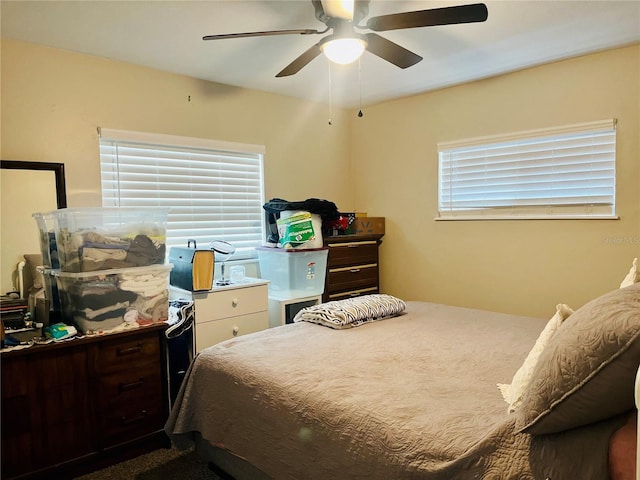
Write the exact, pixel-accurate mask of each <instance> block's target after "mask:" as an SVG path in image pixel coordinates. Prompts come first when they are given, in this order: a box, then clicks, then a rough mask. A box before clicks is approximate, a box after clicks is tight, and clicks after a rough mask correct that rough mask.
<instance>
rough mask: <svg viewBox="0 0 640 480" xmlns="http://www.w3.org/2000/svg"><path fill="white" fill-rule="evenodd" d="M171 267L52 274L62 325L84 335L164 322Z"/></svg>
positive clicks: (166, 316) (166, 314) (57, 271)
mask: <svg viewBox="0 0 640 480" xmlns="http://www.w3.org/2000/svg"><path fill="white" fill-rule="evenodd" d="M172 267H173V265H172V264H164V265H152V266H147V267H135V268H122V269H114V270H103V271H99V272H81V273H70V272H62V271H60V270H52V271H51V275H53V276H54V277H55V279H56V283H57V286H58V293H59V295H60V303H61V307H62V321H63V322H65V323H69V322H72V323H74V324H75V325H76V326H77V327H78V330H80V331H81V332H83V333H96V332H110V331H118V330H119V329H125V328H131V327H136V326H139V325H146V324H151V323H157V322H163V321H166V320H167V319H168V315H169V273H170V272H171V268H172ZM134 323H136V324H137V325H134ZM127 324H128V325H127Z"/></svg>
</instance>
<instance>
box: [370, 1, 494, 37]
mask: <svg viewBox="0 0 640 480" xmlns="http://www.w3.org/2000/svg"><path fill="white" fill-rule="evenodd" d="M487 16H488V11H487V6H486V5H485V4H484V3H474V4H471V5H460V6H456V7H444V8H434V9H431V10H418V11H416V12H405V13H392V14H390V15H381V16H379V17H371V18H370V19H369V20H368V21H367V25H366V26H367V28H369V29H371V30H373V31H374V32H385V31H387V30H399V29H401V28H416V27H431V26H434V25H451V24H456V23H473V22H484V21H485V20H486V19H487Z"/></svg>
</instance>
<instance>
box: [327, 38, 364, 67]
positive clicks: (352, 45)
mask: <svg viewBox="0 0 640 480" xmlns="http://www.w3.org/2000/svg"><path fill="white" fill-rule="evenodd" d="M366 47H367V42H365V41H364V40H363V39H361V38H336V39H333V40H329V41H327V42H324V43H323V44H322V45H320V48H321V49H322V53H324V55H325V57H327V58H328V59H329V60H331V61H332V62H333V63H339V64H340V65H347V64H349V63H353V62H355V61H356V60H357V59H358V58H360V56H361V55H362V53H363V52H364V50H365V48H366Z"/></svg>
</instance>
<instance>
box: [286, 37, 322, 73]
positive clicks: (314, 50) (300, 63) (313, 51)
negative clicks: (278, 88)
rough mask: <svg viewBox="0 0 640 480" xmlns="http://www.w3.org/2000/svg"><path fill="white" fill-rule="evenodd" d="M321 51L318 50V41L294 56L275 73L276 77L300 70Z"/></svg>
mask: <svg viewBox="0 0 640 480" xmlns="http://www.w3.org/2000/svg"><path fill="white" fill-rule="evenodd" d="M320 53H322V51H321V50H320V42H318V43H316V44H315V45H314V46H313V47H311V48H309V49H308V50H307V51H305V52H304V53H303V54H302V55H300V56H299V57H298V58H296V59H295V60H294V61H293V62H291V63H290V64H289V65H287V66H286V67H284V69H283V70H282V71H281V72H280V73H278V74H277V75H276V77H288V76H289V75H294V74H296V73H298V72H299V71H300V70H302V68H303V67H305V66H306V65H307V64H309V62H311V60H313V59H314V58H316V57H317V56H318V55H320Z"/></svg>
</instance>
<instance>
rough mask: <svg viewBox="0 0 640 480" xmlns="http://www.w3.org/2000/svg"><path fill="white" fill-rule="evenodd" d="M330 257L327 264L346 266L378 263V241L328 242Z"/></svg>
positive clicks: (329, 265) (331, 266)
mask: <svg viewBox="0 0 640 480" xmlns="http://www.w3.org/2000/svg"><path fill="white" fill-rule="evenodd" d="M327 245H328V247H329V258H328V260H327V266H328V268H329V269H331V268H334V267H344V266H349V265H357V264H367V263H378V242H376V241H356V242H346V243H328V244H327Z"/></svg>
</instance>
